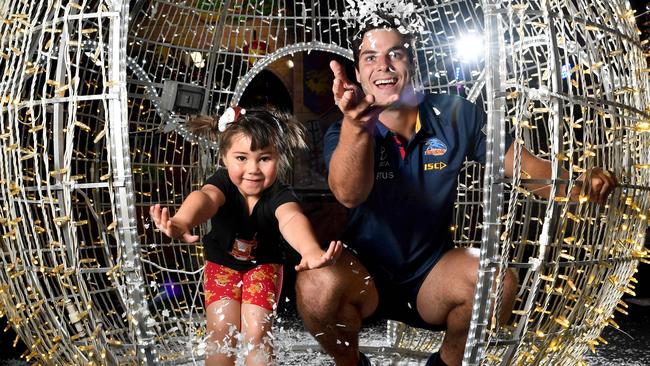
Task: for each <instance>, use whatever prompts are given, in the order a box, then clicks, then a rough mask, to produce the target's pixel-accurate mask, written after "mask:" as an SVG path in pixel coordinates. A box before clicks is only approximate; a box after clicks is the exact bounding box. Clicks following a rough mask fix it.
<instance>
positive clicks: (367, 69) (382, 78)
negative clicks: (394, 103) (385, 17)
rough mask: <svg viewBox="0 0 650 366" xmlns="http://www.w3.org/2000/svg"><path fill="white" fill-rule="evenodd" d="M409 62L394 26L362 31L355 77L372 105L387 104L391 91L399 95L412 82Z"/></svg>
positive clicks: (402, 42)
mask: <svg viewBox="0 0 650 366" xmlns="http://www.w3.org/2000/svg"><path fill="white" fill-rule="evenodd" d="M410 70H411V63H410V60H409V57H408V51H407V49H406V46H405V45H404V40H403V39H402V37H401V36H400V34H399V32H397V31H396V30H394V29H374V30H371V31H368V32H366V33H365V34H364V35H363V42H362V43H361V49H360V50H359V67H358V68H357V70H356V76H357V81H358V82H359V83H360V84H361V88H362V89H363V91H364V93H365V94H366V95H368V94H372V95H374V96H375V105H376V106H382V107H387V106H388V105H389V103H388V100H389V98H390V97H391V96H393V95H400V96H401V94H402V92H403V91H404V88H405V87H406V86H407V85H410V83H411V73H410Z"/></svg>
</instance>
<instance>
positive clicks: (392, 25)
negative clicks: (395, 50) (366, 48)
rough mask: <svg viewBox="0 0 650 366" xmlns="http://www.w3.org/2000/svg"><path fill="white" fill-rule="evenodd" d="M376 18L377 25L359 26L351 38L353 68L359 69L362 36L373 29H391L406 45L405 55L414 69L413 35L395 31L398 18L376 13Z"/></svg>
mask: <svg viewBox="0 0 650 366" xmlns="http://www.w3.org/2000/svg"><path fill="white" fill-rule="evenodd" d="M377 18H378V19H379V20H380V21H379V22H378V23H377V24H373V23H370V24H360V25H359V26H358V27H357V29H356V30H355V32H354V35H353V36H352V42H351V46H352V58H353V60H354V67H355V68H356V69H357V70H358V69H359V53H360V52H361V44H362V43H363V36H364V35H365V34H366V33H368V32H370V31H371V30H375V29H392V30H394V31H396V32H397V33H398V34H399V35H400V36H401V37H402V40H403V41H404V44H408V46H407V47H406V53H407V55H408V58H409V62H410V64H411V67H415V50H414V49H413V45H412V43H413V39H414V37H413V35H412V34H410V33H407V34H405V33H401V32H399V31H398V30H397V27H398V25H397V24H399V18H397V17H394V16H392V15H388V14H385V13H377Z"/></svg>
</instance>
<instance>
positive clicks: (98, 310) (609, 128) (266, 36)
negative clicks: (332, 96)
mask: <svg viewBox="0 0 650 366" xmlns="http://www.w3.org/2000/svg"><path fill="white" fill-rule="evenodd" d="M345 3H346V2H345V1H325V0H321V1H284V0H264V1H263V0H232V1H228V0H187V1H174V2H170V1H162V0H147V1H130V2H129V3H127V2H121V1H117V0H116V1H110V0H105V1H99V0H85V1H79V2H73V1H4V2H1V3H0V17H2V20H3V22H2V23H0V29H1V35H2V36H1V37H2V38H1V39H0V70H1V72H2V74H1V75H2V79H1V80H0V98H1V102H0V202H1V203H0V204H1V210H0V233H1V234H2V239H1V240H0V260H1V262H0V263H2V267H1V268H2V270H1V271H0V303H1V304H2V314H4V315H5V316H6V317H7V318H8V319H9V322H10V324H11V325H12V326H13V327H14V329H15V330H16V332H17V333H18V334H19V336H20V337H21V338H22V340H23V341H24V342H25V343H26V344H27V345H28V347H29V354H28V355H26V357H27V359H28V360H31V361H38V362H41V363H49V364H104V363H109V364H118V363H119V364H129V363H147V364H152V365H153V364H158V363H167V364H177V363H180V362H189V361H192V360H199V359H202V357H203V356H204V352H205V341H204V339H205V335H204V323H203V315H202V313H203V296H202V294H201V292H200V291H201V287H200V286H199V284H200V283H201V276H202V272H201V269H202V263H203V258H202V248H201V246H200V245H188V244H185V243H180V242H176V241H174V242H169V241H168V240H166V239H163V238H162V236H161V235H160V234H159V233H156V232H154V231H153V229H152V227H151V225H150V223H149V221H148V218H147V215H148V207H149V205H151V204H152V203H158V202H161V203H164V204H166V205H168V206H170V207H171V208H172V209H173V208H174V207H177V206H178V205H180V203H181V202H182V199H183V197H184V196H186V195H187V194H188V193H189V192H190V191H192V190H193V189H196V188H197V187H199V186H200V183H201V182H202V180H203V179H204V178H205V177H206V176H208V175H209V174H210V172H211V171H212V170H213V169H214V166H215V149H214V148H215V146H214V143H213V142H211V141H209V140H207V139H205V138H202V137H198V136H194V135H192V134H191V133H189V132H188V131H187V130H186V129H185V128H184V120H185V117H186V116H185V115H183V114H182V113H179V112H172V111H169V110H168V108H167V107H166V106H165V105H164V103H163V100H162V99H161V97H162V95H163V86H164V83H165V81H176V82H180V83H181V84H183V85H193V86H195V87H198V89H197V90H201V91H202V93H204V94H203V95H204V96H205V98H204V99H203V101H202V105H201V106H200V109H201V111H202V112H203V113H207V114H218V113H220V112H221V111H223V110H224V108H225V107H227V106H228V105H230V104H231V103H236V102H238V101H239V99H240V98H241V97H242V94H243V93H244V91H246V87H247V86H248V85H249V83H250V82H251V81H252V79H253V78H254V77H255V75H257V73H258V72H260V71H261V70H263V69H265V68H267V66H269V65H271V64H272V63H273V62H274V61H277V60H279V59H281V58H282V57H285V56H287V55H294V54H298V53H301V52H310V51H314V50H318V51H325V52H330V53H332V54H336V55H340V56H344V57H350V54H351V53H350V51H349V44H348V41H347V38H348V37H349V36H350V35H351V34H352V29H350V28H348V27H347V26H346V22H345V19H342V17H343V13H344V11H345V8H344V4H345ZM418 12H420V14H422V18H423V19H425V20H426V22H425V26H426V27H427V29H428V33H426V34H423V35H421V36H420V37H419V38H418V40H417V42H416V44H415V47H416V50H417V53H418V57H417V66H418V72H417V84H418V88H420V89H422V90H428V91H432V92H438V93H451V94H461V95H464V96H466V97H468V98H469V99H471V100H474V101H476V102H477V103H482V104H483V105H484V106H485V109H486V111H487V113H488V116H489V125H488V131H487V133H488V137H489V145H488V148H489V151H490V152H491V154H490V159H488V162H487V164H486V166H485V168H484V169H482V168H479V167H477V166H476V165H474V164H471V163H470V164H467V169H466V171H467V173H468V174H467V175H462V176H461V177H460V178H459V194H458V199H457V205H456V222H455V224H454V226H453V227H452V230H454V232H455V239H456V242H457V244H458V245H463V246H474V247H481V250H482V262H481V263H482V266H481V271H480V274H479V282H480V286H481V287H480V289H479V291H477V293H476V298H475V309H474V313H473V318H472V328H471V329H470V337H469V340H468V343H467V347H466V355H465V362H466V363H467V364H470V365H478V364H489V365H500V364H501V365H506V364H511V363H517V364H531V365H532V364H535V365H536V364H543V365H565V364H566V365H574V364H580V363H581V362H582V361H581V357H582V354H584V352H585V351H587V350H588V349H589V348H593V347H595V346H596V345H597V344H599V343H600V342H601V340H600V339H599V338H598V336H599V334H600V332H601V330H602V328H603V327H604V326H606V325H608V324H610V325H614V326H616V323H615V320H614V319H613V316H614V314H615V312H616V311H618V312H621V313H624V312H625V304H624V303H623V302H621V301H620V299H621V296H622V295H623V294H624V293H629V294H632V293H633V292H634V283H635V281H634V279H633V274H634V271H635V268H636V265H637V263H638V261H639V260H646V258H647V252H646V249H645V248H644V247H643V236H644V233H645V228H646V224H647V222H648V218H647V215H648V214H649V211H650V210H649V209H650V202H649V201H648V191H649V189H650V115H649V114H650V110H649V109H648V106H650V83H649V79H648V73H649V72H648V68H647V65H646V61H645V58H644V54H643V50H642V45H641V43H640V41H639V38H638V30H637V28H636V25H635V23H634V14H633V12H632V11H631V10H630V8H629V5H628V4H627V2H626V1H621V0H590V1H587V0H534V1H523V0H520V1H515V0H512V1H496V0H484V1H461V0H458V1H445V0H432V1H426V2H423V3H422V4H420V5H419V7H418ZM467 36H473V38H474V39H479V40H482V41H483V44H485V45H486V46H485V50H484V52H483V53H480V54H478V55H477V56H476V57H475V58H473V59H468V58H465V55H463V54H462V52H461V49H462V47H459V42H461V41H463V40H465V39H466V38H465V37H467ZM460 45H461V46H462V43H461V44H460ZM504 133H511V134H512V135H513V136H514V137H515V141H516V142H515V143H516V144H517V145H516V146H521V145H525V146H527V147H528V148H529V149H530V150H531V151H533V152H534V153H535V154H537V155H539V156H542V157H544V158H546V159H549V160H551V161H552V162H553V168H554V169H555V170H556V172H557V169H559V167H564V168H566V169H568V170H569V171H571V173H572V177H573V178H576V177H577V176H578V175H579V174H580V173H581V172H583V171H585V169H588V168H590V167H594V166H600V167H603V168H607V169H610V170H612V171H613V172H615V173H616V175H617V176H618V177H619V180H620V181H621V183H622V184H621V187H619V188H618V189H617V190H616V191H614V193H613V194H612V197H611V198H610V200H609V202H608V204H607V205H605V206H598V205H595V204H592V203H587V202H585V201H580V202H566V201H565V200H564V199H562V198H556V195H557V194H558V192H557V187H558V185H559V184H560V183H562V181H561V180H551V181H548V182H547V184H550V185H552V187H553V190H552V197H551V198H550V199H541V198H539V197H537V196H535V195H534V194H532V193H531V192H528V191H527V190H526V189H525V188H524V187H523V184H524V183H525V182H526V180H527V179H528V177H527V176H526V173H525V172H521V173H518V174H516V176H515V178H514V179H513V180H512V181H510V180H508V181H504V180H502V179H500V177H501V176H502V174H501V173H500V171H501V169H502V167H503V162H502V161H501V160H500V157H501V156H502V155H503V151H502V150H503V146H502V141H503V134H504ZM517 151H519V150H517ZM516 160H517V161H518V159H516ZM483 171H484V172H485V176H486V179H483V178H482V176H481V173H482V172H483ZM572 182H573V181H572ZM572 184H573V183H572ZM506 266H507V267H511V268H515V269H516V270H517V271H518V273H519V277H520V285H521V286H520V290H519V293H518V297H517V303H516V305H515V311H514V314H513V316H512V317H511V319H508V321H507V322H506V325H505V326H497V325H496V322H495V321H494V320H493V319H491V317H490V315H489V313H488V311H487V310H488V309H489V308H490V306H491V305H492V304H493V303H495V300H494V299H495V298H494V297H493V296H491V292H492V291H490V290H489V289H490V283H492V281H493V280H494V279H495V278H497V279H498V277H499V276H498V275H497V274H496V273H498V271H497V269H500V268H505V267H506ZM501 273H502V272H501ZM497 282H498V281H497ZM499 290H500V289H499V287H497V292H498V291H499ZM495 305H496V306H497V307H498V306H499V303H498V301H496V304H495ZM439 336H440V335H438V334H433V333H429V332H422V331H420V330H416V329H411V328H408V327H406V326H404V325H402V324H398V323H390V324H389V338H390V340H391V341H392V342H393V345H394V348H395V349H398V350H399V349H409V350H411V351H412V350H416V351H417V350H421V351H429V350H432V349H435V348H436V347H437V346H438V344H439Z"/></svg>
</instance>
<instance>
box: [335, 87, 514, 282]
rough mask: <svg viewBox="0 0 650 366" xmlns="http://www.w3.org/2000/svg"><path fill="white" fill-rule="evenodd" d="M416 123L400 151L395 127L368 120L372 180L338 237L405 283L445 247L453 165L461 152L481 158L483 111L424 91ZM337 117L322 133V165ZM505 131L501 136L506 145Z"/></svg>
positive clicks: (378, 272)
mask: <svg viewBox="0 0 650 366" xmlns="http://www.w3.org/2000/svg"><path fill="white" fill-rule="evenodd" d="M418 108H419V119H420V122H419V126H416V133H415V134H414V136H412V138H411V139H410V141H408V144H407V145H406V146H405V153H406V154H405V157H404V159H402V156H401V154H400V146H399V145H398V143H397V142H396V141H395V137H394V136H395V135H394V133H393V132H391V131H390V130H389V129H388V128H386V127H385V126H384V125H383V124H381V123H377V124H376V127H375V159H374V160H375V167H374V169H375V182H374V185H373V188H372V191H371V192H370V195H369V196H368V199H367V200H366V201H365V202H363V203H362V204H361V205H359V206H358V207H355V208H353V209H351V210H350V213H349V219H348V223H347V226H346V229H345V231H344V234H343V237H342V240H343V241H344V242H345V243H346V244H348V245H349V246H350V247H351V248H352V249H354V250H355V251H357V253H358V257H359V259H360V260H361V261H362V262H363V263H364V265H365V266H366V267H367V268H368V270H369V271H370V273H371V274H372V275H373V276H375V277H380V278H384V279H386V280H390V281H393V282H396V283H407V282H409V281H411V280H413V279H418V278H420V277H421V276H423V275H425V274H426V273H428V271H429V269H430V268H431V267H432V266H433V264H435V262H436V261H437V260H438V259H439V258H440V256H442V254H443V253H444V252H445V251H446V250H448V249H449V248H451V247H453V240H452V236H451V232H450V230H449V227H450V224H451V222H452V211H453V205H454V201H455V199H456V185H457V177H458V173H459V171H460V169H461V167H462V165H463V162H464V160H465V157H468V158H469V159H470V160H475V161H478V162H480V163H484V162H485V139H486V136H485V133H484V132H483V131H482V129H483V127H484V125H485V123H486V116H485V113H484V112H483V110H481V109H480V108H478V107H477V106H476V105H475V104H473V103H471V102H469V101H468V100H466V99H464V98H461V97H458V96H450V95H437V94H436V95H434V94H430V95H426V96H423V97H422V102H421V103H420V104H419V106H418ZM340 133H341V122H338V123H336V124H334V125H332V126H331V127H330V128H329V129H328V131H327V133H326V135H325V149H324V150H325V161H326V166H327V167H329V163H330V160H331V158H332V154H333V152H334V149H335V148H336V146H337V144H338V141H339V135H340ZM510 143H511V138H508V139H507V141H506V146H507V147H509V146H510Z"/></svg>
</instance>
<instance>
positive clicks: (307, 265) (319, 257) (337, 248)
mask: <svg viewBox="0 0 650 366" xmlns="http://www.w3.org/2000/svg"><path fill="white" fill-rule="evenodd" d="M342 250H343V244H342V243H341V242H340V241H332V242H331V243H330V246H329V248H328V249H327V252H323V251H322V250H321V249H320V248H319V249H318V251H313V252H311V253H305V254H304V255H303V256H302V259H301V260H300V263H299V264H298V265H297V266H296V267H295V269H296V272H300V271H305V270H308V269H316V268H321V267H326V266H329V265H332V264H334V263H335V262H336V259H337V258H338V257H339V256H340V255H341V251H342Z"/></svg>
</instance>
